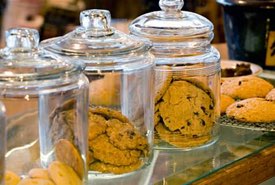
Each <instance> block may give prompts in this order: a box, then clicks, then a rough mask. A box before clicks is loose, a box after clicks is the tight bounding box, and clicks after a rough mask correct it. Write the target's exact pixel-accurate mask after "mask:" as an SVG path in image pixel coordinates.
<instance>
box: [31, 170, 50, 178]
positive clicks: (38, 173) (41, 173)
mask: <svg viewBox="0 0 275 185" xmlns="http://www.w3.org/2000/svg"><path fill="white" fill-rule="evenodd" d="M28 175H29V177H30V178H37V179H48V180H49V179H50V176H49V173H48V170H47V169H43V168H33V169H31V170H30V171H29V173H28Z"/></svg>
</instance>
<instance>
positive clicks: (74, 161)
mask: <svg viewBox="0 0 275 185" xmlns="http://www.w3.org/2000/svg"><path fill="white" fill-rule="evenodd" d="M55 155H56V158H57V160H58V161H61V162H63V163H65V164H66V165H68V166H70V167H72V168H73V169H74V171H75V172H76V173H77V174H78V175H79V177H80V179H82V178H83V176H84V162H83V160H82V158H81V156H80V153H79V151H78V150H77V149H76V148H75V146H74V145H73V144H72V143H71V142H70V141H68V140H66V139H60V140H59V141H58V142H57V143H56V144H55Z"/></svg>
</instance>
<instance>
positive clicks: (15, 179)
mask: <svg viewBox="0 0 275 185" xmlns="http://www.w3.org/2000/svg"><path fill="white" fill-rule="evenodd" d="M19 182H20V177H19V176H18V175H17V174H16V173H14V172H12V171H9V170H6V171H5V185H17V184H18V183H19Z"/></svg>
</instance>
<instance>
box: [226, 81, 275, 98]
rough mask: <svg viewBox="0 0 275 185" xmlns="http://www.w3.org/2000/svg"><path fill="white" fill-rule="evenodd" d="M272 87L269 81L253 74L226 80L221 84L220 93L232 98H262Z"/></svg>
mask: <svg viewBox="0 0 275 185" xmlns="http://www.w3.org/2000/svg"><path fill="white" fill-rule="evenodd" d="M272 88H273V85H272V84H270V83H269V82H267V81H265V80H264V79H261V78H259V77H255V76H249V77H239V78H234V79H230V80H226V81H224V82H223V83H222V85H221V93H222V94H225V95H228V96H231V97H232V98H234V99H247V98H256V97H258V98H264V97H265V96H266V95H267V93H268V92H269V91H270V90H271V89H272Z"/></svg>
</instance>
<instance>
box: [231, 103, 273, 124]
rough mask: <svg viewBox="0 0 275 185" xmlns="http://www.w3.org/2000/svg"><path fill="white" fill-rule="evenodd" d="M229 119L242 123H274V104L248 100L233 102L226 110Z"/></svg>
mask: <svg viewBox="0 0 275 185" xmlns="http://www.w3.org/2000/svg"><path fill="white" fill-rule="evenodd" d="M226 115H227V116H228V117H229V118H233V119H236V120H238V121H244V122H266V123H268V122H274V121H275V102H272V101H267V100H265V99H264V98H249V99H245V100H242V101H239V102H235V103H233V104H232V105H230V106H229V107H228V108H227V109H226Z"/></svg>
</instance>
